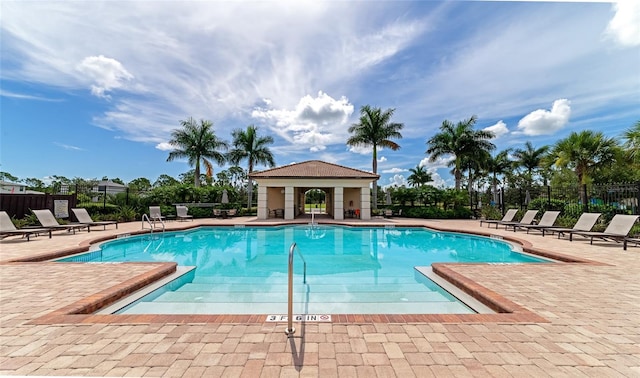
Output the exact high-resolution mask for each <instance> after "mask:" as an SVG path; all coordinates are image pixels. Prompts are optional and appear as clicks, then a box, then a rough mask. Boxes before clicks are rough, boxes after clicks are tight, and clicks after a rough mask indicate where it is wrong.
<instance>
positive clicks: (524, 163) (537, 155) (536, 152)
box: [513, 142, 549, 187]
mask: <svg viewBox="0 0 640 378" xmlns="http://www.w3.org/2000/svg"><path fill="white" fill-rule="evenodd" d="M548 150H549V146H543V147H540V148H534V147H533V144H531V142H527V143H525V148H524V149H520V148H518V149H516V150H515V151H514V152H513V156H514V157H515V158H516V159H517V162H516V163H517V164H518V166H519V167H524V168H525V169H526V170H527V187H530V186H531V184H532V183H533V174H534V173H535V171H536V170H537V169H538V168H539V167H540V164H541V162H542V159H543V158H544V156H545V154H546V153H547V151H548Z"/></svg>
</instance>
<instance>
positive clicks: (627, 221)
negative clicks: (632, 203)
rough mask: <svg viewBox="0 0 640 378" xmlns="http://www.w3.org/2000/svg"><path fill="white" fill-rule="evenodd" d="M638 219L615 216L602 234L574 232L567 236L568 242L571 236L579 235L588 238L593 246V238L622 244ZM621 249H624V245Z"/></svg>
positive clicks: (571, 239) (633, 216)
mask: <svg viewBox="0 0 640 378" xmlns="http://www.w3.org/2000/svg"><path fill="white" fill-rule="evenodd" d="M638 217H640V215H625V214H616V215H614V216H613V219H611V222H610V223H609V225H608V226H607V228H606V229H605V230H604V231H603V232H596V231H574V232H571V233H570V234H569V241H573V235H581V236H584V237H586V238H589V239H590V244H593V239H594V238H598V239H602V240H613V241H615V242H621V241H622V242H624V241H625V239H627V237H628V236H629V232H630V231H631V228H633V225H634V223H636V221H637V220H638ZM622 247H623V248H624V247H625V244H624V243H623V246H622Z"/></svg>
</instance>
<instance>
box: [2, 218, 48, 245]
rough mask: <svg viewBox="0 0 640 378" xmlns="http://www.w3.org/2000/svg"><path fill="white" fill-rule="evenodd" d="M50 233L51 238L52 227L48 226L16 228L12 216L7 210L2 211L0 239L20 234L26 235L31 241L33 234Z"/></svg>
mask: <svg viewBox="0 0 640 378" xmlns="http://www.w3.org/2000/svg"><path fill="white" fill-rule="evenodd" d="M44 233H48V234H49V238H51V229H47V228H16V226H15V225H14V224H13V222H12V221H11V217H9V214H7V212H6V211H0V239H4V238H6V237H7V236H14V235H20V236H22V237H26V238H27V241H29V237H30V236H31V235H36V236H37V235H38V234H44Z"/></svg>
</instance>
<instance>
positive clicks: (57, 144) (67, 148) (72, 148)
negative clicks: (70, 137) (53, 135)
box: [53, 142, 85, 151]
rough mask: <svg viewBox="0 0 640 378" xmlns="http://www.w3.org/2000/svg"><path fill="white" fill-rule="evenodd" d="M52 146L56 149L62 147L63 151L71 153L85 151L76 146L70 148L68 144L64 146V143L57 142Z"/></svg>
mask: <svg viewBox="0 0 640 378" xmlns="http://www.w3.org/2000/svg"><path fill="white" fill-rule="evenodd" d="M53 144H55V145H56V146H58V147H62V148H64V149H65V150H72V151H85V149H84V148H80V147H77V146H72V145H70V144H64V143H58V142H53Z"/></svg>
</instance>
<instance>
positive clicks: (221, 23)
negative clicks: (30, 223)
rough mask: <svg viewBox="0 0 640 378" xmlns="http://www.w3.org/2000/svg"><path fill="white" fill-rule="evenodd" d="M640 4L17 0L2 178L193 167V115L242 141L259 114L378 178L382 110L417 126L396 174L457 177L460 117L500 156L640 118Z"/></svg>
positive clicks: (289, 149)
mask: <svg viewBox="0 0 640 378" xmlns="http://www.w3.org/2000/svg"><path fill="white" fill-rule="evenodd" d="M639 4H640V2H637V1H633V0H631V1H622V2H618V3H602V2H600V3H598V2H593V3H592V2H589V3H584V2H581V3H575V2H567V3H558V2H501V1H494V2H482V1H449V2H441V1H391V2H384V1H375V2H366V1H358V2H349V1H329V2H317V1H280V2H264V1H256V2H217V1H194V2H178V1H175V2H173V1H138V2H135V1H129V2H99V1H91V2H86V1H77V2H76V1H46V2H40V1H2V2H0V33H1V45H0V53H1V69H0V101H1V102H0V112H1V116H0V117H1V119H0V120H1V126H0V146H1V152H0V164H1V165H0V171H5V172H9V173H11V174H13V175H14V176H18V177H19V178H20V179H25V178H30V177H35V178H39V179H41V180H45V181H47V178H49V177H51V176H52V175H61V176H66V177H68V178H74V177H82V178H87V179H90V178H102V177H103V176H107V177H110V178H115V177H119V178H121V179H122V180H124V181H125V182H128V181H131V180H133V179H135V178H138V177H146V178H148V179H150V180H151V181H152V182H153V181H155V179H156V178H157V177H158V176H159V175H161V174H169V175H171V176H174V177H177V176H178V175H179V174H180V173H183V172H186V171H187V170H189V169H190V167H189V166H188V164H187V163H186V162H185V161H174V162H166V158H167V156H168V154H169V150H168V148H169V146H168V145H167V142H168V140H169V139H170V133H171V131H172V130H173V129H175V128H177V127H179V121H180V120H183V119H187V118H188V117H194V118H196V119H200V118H204V119H208V120H211V121H212V122H213V123H214V130H215V132H216V134H217V135H218V136H219V137H221V138H223V139H226V140H229V141H230V140H231V131H232V130H233V129H237V128H243V129H244V128H246V126H248V125H250V124H255V125H256V126H258V127H259V130H260V132H261V133H262V134H268V135H272V136H273V137H274V139H275V143H274V145H272V150H273V152H274V154H275V159H276V163H277V165H285V164H289V163H293V162H300V161H305V160H311V159H319V160H325V161H329V162H334V163H338V164H343V165H347V166H350V167H354V168H358V169H363V170H369V171H370V170H371V169H372V168H371V166H372V162H371V150H370V149H368V150H356V149H351V148H349V147H347V146H346V144H345V141H346V140H347V138H348V136H349V135H348V132H347V129H348V127H349V126H350V125H351V124H352V123H354V122H356V121H357V119H358V112H359V109H360V107H361V106H362V105H366V104H369V105H371V106H376V107H381V108H383V109H386V108H395V113H394V117H393V121H395V122H402V123H404V125H405V128H404V129H403V131H402V134H403V136H404V138H403V139H402V140H399V141H398V143H399V144H400V145H401V149H400V150H398V151H388V150H382V151H380V152H379V164H378V173H379V174H380V175H381V180H380V182H379V183H380V185H383V186H386V185H390V184H402V183H403V182H405V180H406V177H407V176H408V175H409V174H410V173H409V172H408V169H410V168H414V167H416V166H417V165H418V164H422V165H424V166H425V167H427V169H428V170H430V171H431V172H432V173H433V175H434V178H435V184H436V185H439V186H440V185H444V186H452V185H453V181H452V178H451V175H450V174H449V168H447V167H446V161H444V160H440V161H438V162H428V161H427V160H428V159H427V158H428V157H427V155H425V151H426V148H427V145H426V141H427V140H428V139H429V138H431V137H432V136H433V135H434V134H435V133H437V132H438V128H439V126H440V125H441V123H442V121H443V120H445V119H446V120H450V121H453V122H457V121H460V120H462V119H465V118H468V117H470V116H471V115H477V117H478V122H477V124H476V127H477V128H478V129H485V128H489V129H490V130H493V131H495V132H496V134H497V135H498V137H497V138H496V139H495V140H494V143H495V144H496V145H497V147H498V151H499V150H502V149H505V148H509V147H515V148H519V147H522V145H523V144H524V143H525V142H526V141H531V142H532V143H533V144H534V146H536V147H539V146H542V145H546V144H553V143H555V142H556V141H557V140H559V139H561V138H563V137H565V136H567V135H568V134H569V133H570V132H572V131H581V130H585V129H592V130H598V131H603V132H605V133H606V134H607V135H609V136H612V137H618V136H619V135H620V134H621V133H622V132H623V131H624V130H626V129H628V128H630V127H631V126H632V125H633V124H634V123H635V122H636V121H638V120H640V5H639ZM224 168H226V167H215V171H214V173H215V172H218V171H220V170H221V169H224ZM262 168H264V167H258V169H262Z"/></svg>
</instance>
